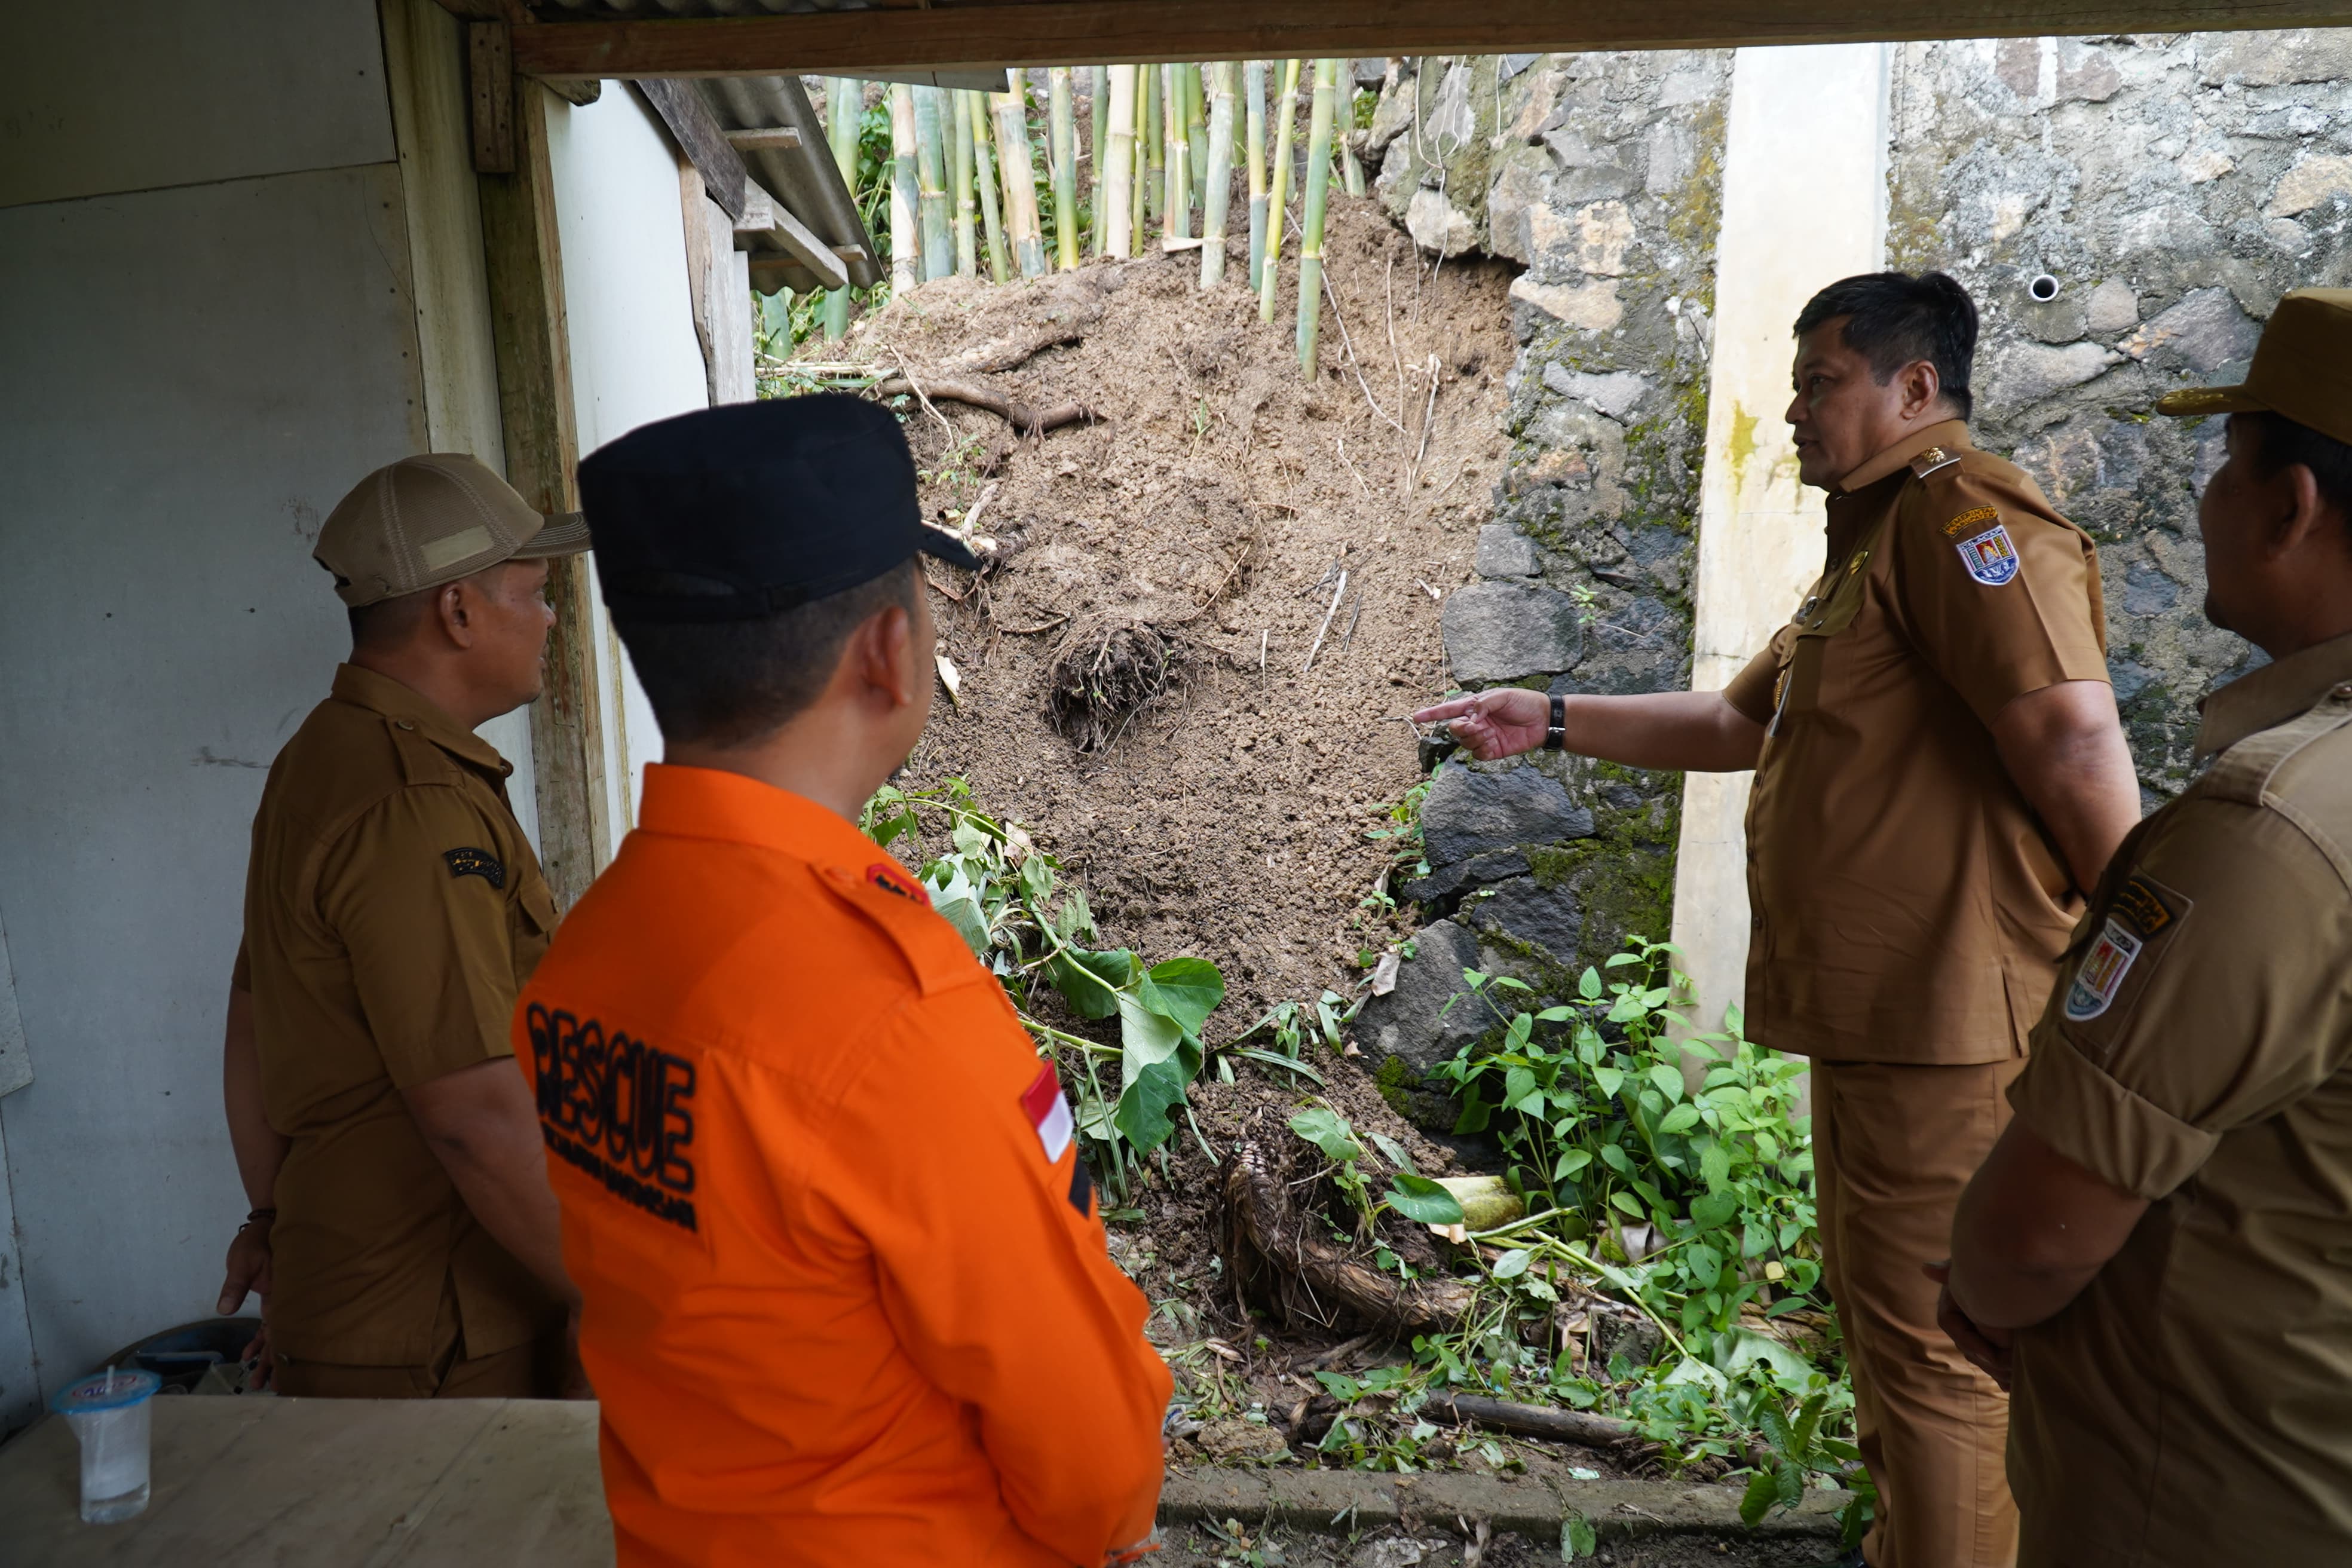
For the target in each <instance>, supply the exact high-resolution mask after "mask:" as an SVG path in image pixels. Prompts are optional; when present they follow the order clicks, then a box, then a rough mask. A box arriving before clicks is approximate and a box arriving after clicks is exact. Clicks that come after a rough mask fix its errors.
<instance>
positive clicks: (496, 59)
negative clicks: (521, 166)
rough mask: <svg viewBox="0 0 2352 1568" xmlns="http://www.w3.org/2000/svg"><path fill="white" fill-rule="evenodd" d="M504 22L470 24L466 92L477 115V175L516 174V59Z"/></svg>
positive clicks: (475, 162) (475, 169) (467, 26)
mask: <svg viewBox="0 0 2352 1568" xmlns="http://www.w3.org/2000/svg"><path fill="white" fill-rule="evenodd" d="M507 39H508V34H507V25H506V24H505V23H504V22H468V23H467V24H466V91H467V96H468V97H469V98H470V99H471V100H472V106H473V114H474V173H476V174H513V173H514V170H515V138H514V108H515V77H514V58H513V55H512V54H511V53H510V52H509V48H508V41H507Z"/></svg>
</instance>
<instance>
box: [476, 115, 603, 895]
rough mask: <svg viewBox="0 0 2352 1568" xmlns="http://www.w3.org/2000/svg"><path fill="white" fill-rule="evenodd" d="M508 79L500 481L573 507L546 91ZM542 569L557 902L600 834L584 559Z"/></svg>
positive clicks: (495, 242)
mask: <svg viewBox="0 0 2352 1568" xmlns="http://www.w3.org/2000/svg"><path fill="white" fill-rule="evenodd" d="M515 87H516V89H517V91H516V94H515V102H514V107H513V110H512V116H513V119H514V121H516V132H517V135H516V142H517V147H516V152H517V156H516V159H515V171H514V173H512V174H484V175H482V176H481V177H480V178H479V179H478V181H477V182H476V183H477V184H478V186H479V187H480V196H481V205H482V249H483V255H484V259H485V261H486V262H487V264H488V274H489V286H490V335H491V341H492V343H493V345H494V347H495V349H496V351H497V354H498V367H499V418H500V420H501V422H502V423H503V425H504V426H505V435H506V452H507V480H508V482H509V484H511V485H513V486H514V488H515V489H518V490H520V492H521V493H522V498H523V499H524V500H527V501H529V502H530V504H531V505H532V506H534V507H536V508H538V509H539V510H541V511H543V512H562V511H576V510H579V506H580V492H579V489H578V486H577V482H576V480H575V478H574V475H575V470H576V468H577V466H578V463H579V458H580V437H579V432H578V427H577V425H576V423H575V415H574V412H573V404H572V347H571V344H572V336H571V327H570V324H569V321H568V320H567V318H566V315H565V310H564V303H563V252H562V246H561V244H560V242H559V230H558V228H557V226H556V216H555V179H554V174H553V173H552V171H551V169H550V167H549V163H548V149H547V114H546V108H547V105H546V89H543V88H541V86H540V85H539V84H538V83H537V82H533V81H521V80H519V81H517V82H516V83H515ZM548 568H549V570H548V576H547V601H548V603H549V604H550V605H553V606H554V608H555V629H554V631H553V632H552V633H551V635H550V636H549V637H548V640H547V687H546V689H545V690H544V691H542V692H541V694H540V698H539V700H538V701H536V702H534V703H532V704H531V707H530V745H531V756H532V760H533V762H534V763H535V764H536V767H537V773H538V775H539V846H540V859H541V862H542V863H543V865H544V866H545V868H546V871H547V880H548V885H549V887H550V888H551V889H552V890H553V891H554V894H555V901H556V905H557V907H558V908H559V909H567V910H568V909H570V908H571V907H572V904H573V903H574V902H575V901H577V900H578V899H579V897H580V895H581V894H583V893H584V892H586V891H587V890H588V884H589V883H590V882H592V881H593V880H594V879H595V877H596V873H597V872H599V871H601V870H603V869H604V860H605V858H606V853H607V851H606V846H607V845H608V844H610V842H611V833H610V823H609V820H608V817H609V807H608V806H607V805H606V803H605V797H604V717H603V713H604V710H603V705H602V702H601V700H600V699H599V697H598V691H599V687H598V684H597V679H596V655H597V647H596V638H595V635H594V627H595V624H596V621H595V606H594V605H593V602H592V600H591V597H590V595H591V594H592V592H593V590H592V588H591V585H590V583H589V575H588V562H587V558H586V557H584V556H579V555H572V556H566V557H564V558H562V559H560V560H556V561H551V562H550V563H548Z"/></svg>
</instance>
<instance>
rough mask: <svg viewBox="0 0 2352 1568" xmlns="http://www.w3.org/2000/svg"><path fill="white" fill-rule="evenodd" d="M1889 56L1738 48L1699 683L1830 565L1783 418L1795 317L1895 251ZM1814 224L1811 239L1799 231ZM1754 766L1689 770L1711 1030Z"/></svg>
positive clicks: (1731, 996)
mask: <svg viewBox="0 0 2352 1568" xmlns="http://www.w3.org/2000/svg"><path fill="white" fill-rule="evenodd" d="M1887 58H1888V57H1887V50H1886V47H1885V46H1884V45H1879V44H1833V45H1809V46H1804V47H1787V48H1769V49H1741V50H1739V51H1738V55H1737V56H1736V57H1735V58H1734V60H1733V65H1732V79H1731V110H1730V113H1729V115H1728V117H1727V123H1726V145H1725V148H1724V163H1723V232H1722V236H1721V237H1720V239H1719V240H1718V242H1717V247H1716V294H1715V300H1716V315H1715V341H1714V359H1713V362H1712V363H1711V364H1710V366H1709V368H1708V375H1707V417H1706V471H1705V474H1704V477H1703V479H1702V481H1701V485H1700V490H1699V527H1698V572H1697V577H1698V586H1697V594H1696V626H1694V628H1693V632H1692V638H1691V654H1692V658H1691V687H1692V689H1694V690H1699V691H1706V690H1714V689H1720V688H1721V687H1723V686H1724V685H1725V683H1727V681H1729V680H1730V679H1731V678H1732V677H1733V676H1734V675H1736V674H1738V671H1739V669H1740V667H1741V666H1743V665H1745V664H1746V663H1747V662H1748V659H1749V658H1751V657H1752V656H1753V655H1754V654H1755V653H1756V651H1757V650H1758V649H1759V648H1760V647H1763V646H1764V644H1765V643H1766V642H1768V641H1769V640H1770V638H1771V636H1772V634H1773V632H1774V631H1775V630H1777V629H1778V628H1779V627H1780V624H1781V623H1782V622H1783V621H1785V620H1787V619H1788V618H1789V616H1790V614H1791V613H1793V612H1794V611H1795V609H1796V607H1797V601H1798V600H1799V599H1800V598H1801V596H1802V595H1803V593H1804V590H1805V588H1806V586H1807V585H1808V584H1811V582H1812V580H1813V579H1814V578H1815V577H1817V576H1819V575H1820V574H1821V570H1822V549H1823V544H1822V528H1823V525H1824V512H1823V510H1822V492H1821V491H1819V490H1809V489H1804V488H1802V487H1801V486H1800V485H1799V484H1798V483H1797V455H1796V448H1795V447H1794V446H1793V445H1792V444H1791V442H1790V438H1789V426H1788V425H1787V424H1786V423H1785V422H1784V421H1783V420H1782V418H1781V413H1782V411H1783V410H1784V409H1785V408H1787V406H1788V404H1789V396H1790V382H1789V376H1790V360H1791V358H1792V356H1793V354H1794V353H1795V347H1796V345H1795V341H1794V339H1793V338H1791V336H1790V326H1791V325H1792V323H1794V322H1795V321H1796V319H1797V312H1798V311H1799V310H1801V309H1803V308H1804V304H1805V301H1806V300H1809V299H1811V297H1812V296H1813V294H1814V292H1815V291H1816V290H1818V289H1821V288H1822V286H1823V285H1824V284H1828V283H1832V282H1835V281H1836V280H1837V279H1840V278H1844V277H1849V276H1851V275H1853V274H1854V273H1857V272H1871V271H1875V270H1877V269H1878V268H1881V267H1883V266H1885V254H1886V137H1887ZM1800 228H1801V232H1802V236H1803V239H1802V243H1791V240H1792V237H1793V236H1794V235H1795V234H1796V233H1797V232H1798V231H1799V229H1800ZM1752 776H1753V775H1751V774H1748V773H1691V774H1689V775H1687V777H1686V782H1685V784H1684V792H1683V819H1682V841H1681V846H1680V848H1679V850H1678V852H1677V857H1676V861H1675V935H1674V940H1675V943H1676V945H1678V946H1679V947H1680V948H1681V949H1682V951H1683V957H1684V963H1685V968H1686V970H1687V972H1688V973H1689V974H1690V976H1691V978H1692V981H1693V982H1694V984H1695V985H1696V990H1697V1002H1698V1005H1697V1009H1696V1019H1697V1021H1698V1023H1699V1024H1700V1026H1701V1027H1702V1029H1705V1030H1712V1029H1714V1028H1717V1027H1718V1026H1720V1025H1721V1022H1722V1018H1723V1014H1724V1009H1725V1008H1726V1007H1727V1006H1729V1005H1733V1004H1735V1003H1737V1002H1738V1001H1739V999H1740V995H1741V993H1742V991H1743V990H1744V989H1745V986H1746V983H1747V966H1748V840H1747V833H1746V830H1745V826H1744V823H1745V820H1746V816H1747V810H1748V784H1749V781H1750V779H1751V778H1752Z"/></svg>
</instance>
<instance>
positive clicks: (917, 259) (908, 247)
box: [890, 82, 923, 294]
mask: <svg viewBox="0 0 2352 1568" xmlns="http://www.w3.org/2000/svg"><path fill="white" fill-rule="evenodd" d="M918 201H919V186H918V184H917V179H916V174H915V89H913V88H911V87H909V86H908V85H907V84H906V83H905V82H894V83H893V84H892V85H891V88H890V292H891V293H893V294H900V293H904V292H905V291H906V290H908V289H912V288H913V287H914V286H915V284H916V282H917V280H919V279H920V278H921V277H922V270H921V267H922V256H923V242H922V240H921V238H920V237H919V236H918V235H917V234H916V232H915V227H916V225H917V223H918V222H919V219H918V218H917V217H916V216H915V215H916V206H917V203H918Z"/></svg>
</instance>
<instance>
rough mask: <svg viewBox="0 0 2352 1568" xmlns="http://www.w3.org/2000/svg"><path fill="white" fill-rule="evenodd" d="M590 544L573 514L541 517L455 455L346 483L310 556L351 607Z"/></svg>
mask: <svg viewBox="0 0 2352 1568" xmlns="http://www.w3.org/2000/svg"><path fill="white" fill-rule="evenodd" d="M587 548H588V525H587V523H586V522H585V521H583V520H582V519H581V516H580V514H579V513H578V512H562V513H558V514H557V515H555V516H553V517H541V515H540V514H539V513H538V512H535V511H533V510H531V509H530V503H529V502H528V501H526V500H523V499H522V497H520V495H517V494H516V493H515V490H514V487H513V486H511V485H509V484H508V483H507V482H506V480H504V479H500V478H499V477H498V475H496V474H494V473H492V472H490V470H489V469H488V468H487V467H485V466H484V465H483V464H482V463H481V462H479V461H478V459H476V458H468V457H466V456H465V455H463V454H462V453H457V452H427V453H425V454H423V455H422V456H419V457H415V458H401V459H400V461H398V462H396V463H387V464H386V465H384V466H383V468H378V469H377V470H376V471H375V472H374V473H372V474H370V475H369V476H368V477H367V478H366V479H362V480H361V481H360V482H359V483H358V484H356V485H354V486H352V493H351V494H349V495H347V496H345V497H344V498H343V499H342V500H341V502H340V503H338V504H337V506H336V507H335V510H333V511H332V512H331V513H330V514H329V515H328V517H327V525H326V526H325V527H324V528H321V529H320V531H319V546H318V548H317V549H316V550H313V551H312V552H310V554H311V556H312V558H313V559H315V560H316V561H317V562H318V563H319V564H320V565H321V566H324V567H325V568H326V569H327V570H328V571H330V572H331V573H333V574H335V595H336V596H337V597H338V598H340V599H341V600H342V601H343V603H344V604H345V605H349V606H351V607H352V609H354V610H356V609H358V608H359V607H360V606H361V605H373V604H379V603H381V602H383V600H385V599H396V598H398V597H400V596H401V595H403V594H415V593H418V592H420V591H422V590H424V589H426V588H437V587H439V586H440V585H441V584H444V583H454V582H456V581H457V579H458V578H460V577H467V576H471V575H472V574H475V573H477V572H479V571H481V570H483V569H484V568H485V567H489V566H496V565H497V564H498V563H499V562H501V561H535V560H541V559H543V558H545V557H547V556H551V555H576V554H578V553H579V552H582V551H583V550H585V549H587Z"/></svg>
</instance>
